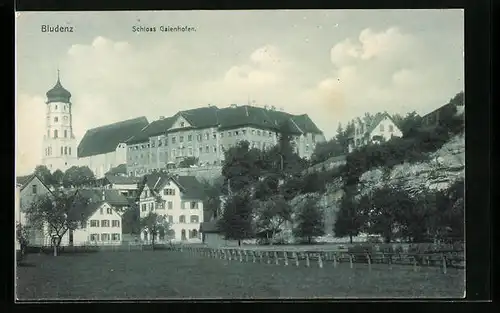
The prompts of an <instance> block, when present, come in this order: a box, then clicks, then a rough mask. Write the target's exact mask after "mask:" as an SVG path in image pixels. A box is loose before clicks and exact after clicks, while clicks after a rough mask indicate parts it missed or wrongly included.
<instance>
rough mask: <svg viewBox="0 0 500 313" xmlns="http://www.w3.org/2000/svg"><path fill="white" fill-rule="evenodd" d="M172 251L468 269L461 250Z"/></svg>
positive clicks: (255, 259)
mask: <svg viewBox="0 0 500 313" xmlns="http://www.w3.org/2000/svg"><path fill="white" fill-rule="evenodd" d="M170 248H171V249H173V250H176V251H180V252H186V253H190V254H192V255H200V256H205V257H210V258H218V259H224V260H228V261H236V262H252V263H264V264H275V265H283V266H297V267H298V266H305V267H313V266H315V267H319V268H323V267H325V266H327V265H328V266H330V265H331V266H333V267H337V266H339V264H342V263H344V264H349V266H350V268H354V266H355V264H357V263H358V264H359V263H364V264H367V265H368V269H369V270H370V271H371V270H372V265H374V264H386V265H387V266H388V268H389V269H392V266H394V265H406V266H411V267H413V270H414V271H418V270H419V268H422V267H438V268H440V269H441V271H442V272H443V273H444V274H446V273H447V269H448V268H465V255H464V253H463V251H461V252H458V251H457V252H445V253H439V252H436V253H419V254H411V253H384V252H372V253H357V252H338V251H284V250H280V251H277V250H246V249H238V248H235V249H232V248H219V249H213V248H207V247H194V246H187V245H186V246H182V245H176V246H171V247H170Z"/></svg>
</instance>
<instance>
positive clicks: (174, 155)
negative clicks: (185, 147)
mask: <svg viewBox="0 0 500 313" xmlns="http://www.w3.org/2000/svg"><path fill="white" fill-rule="evenodd" d="M176 155H177V150H175V149H172V158H175V157H176Z"/></svg>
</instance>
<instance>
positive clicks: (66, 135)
mask: <svg viewBox="0 0 500 313" xmlns="http://www.w3.org/2000/svg"><path fill="white" fill-rule="evenodd" d="M64 138H68V131H67V130H66V129H65V130H64Z"/></svg>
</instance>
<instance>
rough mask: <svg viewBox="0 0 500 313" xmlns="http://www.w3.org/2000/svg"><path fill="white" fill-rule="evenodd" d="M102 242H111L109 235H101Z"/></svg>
mask: <svg viewBox="0 0 500 313" xmlns="http://www.w3.org/2000/svg"><path fill="white" fill-rule="evenodd" d="M101 241H109V234H106V233H104V234H101Z"/></svg>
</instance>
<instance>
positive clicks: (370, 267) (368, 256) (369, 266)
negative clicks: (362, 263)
mask: <svg viewBox="0 0 500 313" xmlns="http://www.w3.org/2000/svg"><path fill="white" fill-rule="evenodd" d="M366 259H367V260H368V271H370V272H371V271H372V260H371V258H370V254H369V253H367V254H366Z"/></svg>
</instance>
